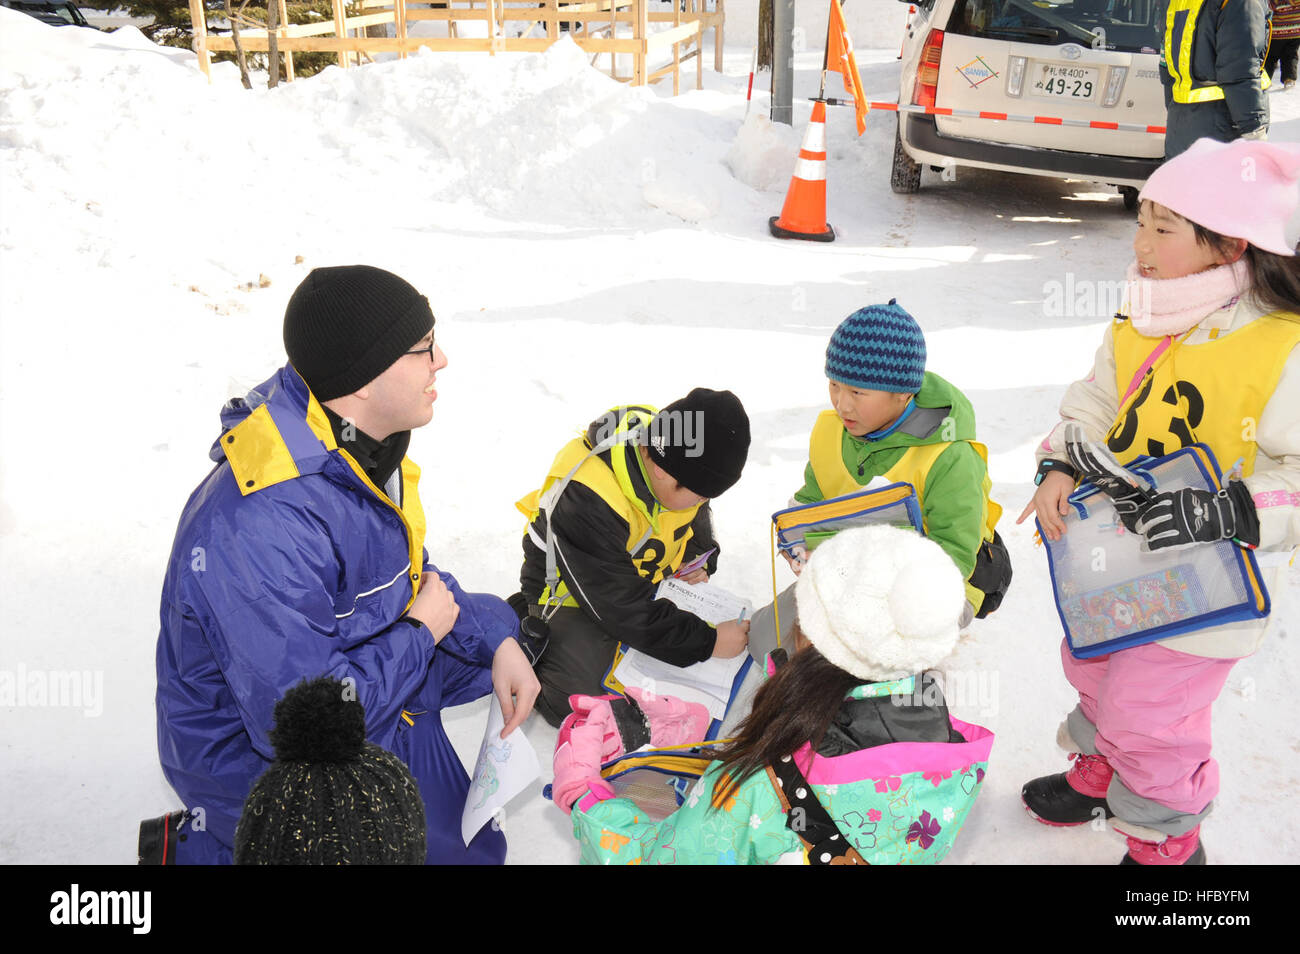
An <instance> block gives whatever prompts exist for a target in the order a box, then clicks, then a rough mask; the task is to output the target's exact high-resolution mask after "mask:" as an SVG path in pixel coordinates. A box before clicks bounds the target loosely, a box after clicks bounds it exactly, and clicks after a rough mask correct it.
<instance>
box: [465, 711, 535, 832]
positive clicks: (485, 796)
mask: <svg viewBox="0 0 1300 954" xmlns="http://www.w3.org/2000/svg"><path fill="white" fill-rule="evenodd" d="M505 724H506V719H505V716H504V715H503V714H502V712H501V702H500V700H499V699H497V697H496V696H495V695H494V696H492V702H491V705H489V706H488V720H487V731H485V732H484V733H483V744H482V745H480V746H479V750H478V761H477V762H475V763H474V772H473V775H472V777H471V779H470V784H469V796H468V797H467V798H466V799H465V811H464V812H463V813H462V814H461V817H460V836H461V838H462V840H464V842H465V844H466V845H468V844H469V843H470V841H472V840H473V838H474V836H475V835H477V834H478V831H479V829H480V828H482V827H483V826H484V825H486V824H487V823H488V822H489V821H490V820H491V819H492V817H493V816H494V815H496V814H497V813H498V812H499V811H501V810H503V809H504V808H505V806H506V803H507V802H508V801H510V799H512V798H514V797H515V796H516V795H518V794H519V793H520V792H522V791H523V790H524V789H525V788H527V787H528V786H529V785H530V784H531V783H532V782H533V780H534V779H536V778H537V777H538V776H539V775H540V774H541V767H540V765H539V764H538V761H537V752H536V751H534V749H533V747H532V745H531V744H530V743H529V741H528V738H527V737H526V736H525V735H524V730H523V727H522V726H520V727H519V728H517V729H515V731H513V732H511V733H510V735H509V736H507V737H506V738H504V739H503V738H501V730H502V729H503V728H505Z"/></svg>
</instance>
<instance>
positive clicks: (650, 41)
mask: <svg viewBox="0 0 1300 954" xmlns="http://www.w3.org/2000/svg"><path fill="white" fill-rule="evenodd" d="M702 32H703V31H702V30H700V25H699V24H698V23H683V24H682V25H681V26H676V27H670V28H669V29H667V30H660V31H659V32H658V33H650V34H644V35H645V37H646V49H648V50H662V49H663V48H664V47H666V46H668V45H670V44H672V43H679V42H681V41H682V40H688V39H690V38H691V37H693V36H699V35H700V34H701V33H702ZM240 35H241V36H242V35H243V34H242V33H241V34H240Z"/></svg>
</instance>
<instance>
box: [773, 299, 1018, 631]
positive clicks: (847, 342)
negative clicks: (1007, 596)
mask: <svg viewBox="0 0 1300 954" xmlns="http://www.w3.org/2000/svg"><path fill="white" fill-rule="evenodd" d="M925 357H926V352H925V336H924V335H923V334H922V333H921V327H920V325H918V324H917V322H916V319H915V318H913V317H912V316H911V315H909V314H908V313H907V312H906V311H904V310H903V308H901V307H900V306H899V304H898V302H897V300H896V299H893V298H891V299H890V300H889V303H888V304H884V305H868V306H867V307H865V308H859V309H858V310H857V311H855V312H854V313H853V314H851V315H849V316H848V317H847V318H845V319H844V320H843V321H842V322H840V325H839V327H838V328H836V329H835V332H834V333H833V334H832V335H831V340H830V343H829V344H828V345H827V346H826V378H827V381H828V385H829V388H830V401H831V409H830V410H828V411H823V412H822V413H821V415H820V416H819V417H818V418H817V423H816V424H814V425H813V432H812V437H811V439H810V441H809V448H808V466H807V468H806V469H805V470H804V485H803V487H801V488H800V489H799V491H798V492H797V493H796V494H795V495H794V499H795V501H796V502H798V503H813V502H816V501H819V500H827V499H829V498H831V497H840V496H843V495H844V494H850V493H855V492H857V491H859V490H861V489H862V488H863V487H865V486H866V485H867V484H869V483H871V481H872V480H873V479H874V478H877V477H883V478H884V479H885V480H887V481H889V482H891V483H893V482H896V481H904V482H907V483H910V484H911V485H912V486H913V487H915V488H916V494H917V497H918V498H919V503H920V505H921V515H922V520H923V524H924V530H925V534H926V536H928V537H929V538H930V539H932V540H934V542H935V543H937V544H939V546H940V547H942V548H943V550H944V552H945V553H947V554H948V556H949V557H951V558H952V561H953V562H954V563H956V564H957V567H958V569H960V570H961V573H962V576H963V577H964V578H965V579H966V601H967V603H966V612H965V613H964V614H963V617H962V624H963V625H965V623H967V622H969V620H970V619H971V617H973V616H979V617H983V616H986V615H987V614H988V613H990V612H992V611H993V610H994V609H996V608H997V606H998V604H999V603H1001V601H1002V596H1003V594H1004V593H1005V592H1006V589H1007V586H1008V585H1009V584H1010V582H1011V562H1010V558H1009V556H1008V554H1007V551H1006V547H1005V546H1004V545H1003V543H1002V539H1001V537H999V536H998V535H997V533H996V531H995V530H994V527H995V526H996V524H997V521H998V517H999V516H1000V515H1001V513H1002V508H1001V507H999V506H998V505H997V504H996V503H994V502H993V501H992V500H991V499H990V498H989V489H990V481H989V476H988V452H987V450H986V449H985V447H984V445H983V444H979V443H976V441H975V412H974V410H973V409H972V408H971V403H970V401H969V400H967V398H966V396H965V395H964V394H962V393H961V391H959V390H958V389H957V388H956V387H955V386H953V385H952V384H950V383H949V382H948V381H945V380H944V379H943V378H941V377H939V375H937V374H935V373H933V372H932V371H926V370H925ZM803 558H806V554H805V555H802V557H801V556H800V555H796V556H795V557H794V558H791V557H789V556H787V557H786V559H787V561H789V563H790V565H791V568H792V569H794V571H795V572H796V573H798V572H799V571H800V570H801V569H802V566H803V563H802V559H803Z"/></svg>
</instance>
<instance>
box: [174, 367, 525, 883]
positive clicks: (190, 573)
mask: <svg viewBox="0 0 1300 954" xmlns="http://www.w3.org/2000/svg"><path fill="white" fill-rule="evenodd" d="M221 423H222V432H221V436H220V437H219V438H218V439H217V442H216V443H215V444H214V445H213V448H212V452H211V456H212V459H213V460H215V461H216V462H217V466H216V467H215V468H214V469H213V470H212V471H211V473H209V474H208V476H207V478H206V479H205V480H204V481H203V483H202V484H200V485H199V488H198V489H197V490H196V491H195V492H194V494H193V495H192V496H191V497H190V499H189V502H188V503H187V504H186V506H185V511H184V513H183V514H182V515H181V519H180V525H179V527H178V528H177V531H176V542H175V545H174V547H173V549H172V554H171V561H170V563H169V565H168V569H167V577H166V581H165V582H164V584H163V594H162V611H161V615H162V631H161V633H160V634H159V637H158V697H157V707H158V752H159V756H160V758H161V760H162V767H163V772H164V774H165V775H166V776H167V780H168V781H169V782H170V783H171V784H172V787H173V788H175V789H176V792H177V794H178V795H180V797H181V798H182V799H183V800H184V802H185V805H186V807H187V808H189V809H190V810H191V811H192V812H196V825H195V828H196V829H197V830H189V831H187V832H186V836H185V840H184V841H183V842H181V843H179V844H178V845H177V848H178V853H177V861H178V862H187V861H188V862H194V863H229V862H230V861H231V858H232V850H231V846H232V845H233V844H234V834H235V825H236V823H237V822H238V820H239V814H240V811H241V809H242V807H243V804H244V799H245V797H246V796H247V794H248V792H249V790H250V789H251V788H252V785H253V782H254V781H255V780H256V779H257V777H258V776H259V775H260V774H261V773H262V771H263V770H264V769H265V768H266V767H267V765H268V764H270V760H271V758H272V756H273V753H272V749H271V744H270V742H269V740H268V732H269V730H270V728H271V726H272V724H273V722H272V712H273V710H274V707H275V703H276V702H277V701H278V700H279V699H280V698H281V697H282V696H283V695H284V693H285V691H286V690H287V689H289V688H291V687H292V686H294V685H296V684H297V683H298V682H300V681H301V680H303V679H304V678H310V677H314V676H320V675H329V676H333V677H335V678H338V679H343V680H347V679H351V680H353V681H354V683H355V686H356V690H357V694H358V698H359V699H360V700H361V702H362V703H363V705H364V706H365V710H366V726H367V732H366V734H367V736H368V738H369V739H370V741H372V742H374V743H376V744H378V745H380V746H382V747H383V748H386V749H388V750H390V751H391V752H393V753H394V754H396V755H397V756H398V757H400V758H401V759H402V760H403V761H404V762H406V764H407V765H408V766H409V767H410V769H411V773H412V775H414V777H415V780H416V782H417V783H418V785H419V787H420V792H421V795H422V796H423V798H424V803H425V814H426V819H427V822H428V858H427V860H428V861H429V862H430V863H462V864H463V863H476V862H478V863H500V862H501V861H502V860H504V858H505V851H506V845H505V838H504V836H503V835H502V834H501V832H500V831H497V830H494V829H493V828H492V827H491V826H488V827H485V828H484V829H483V830H482V831H480V832H479V834H478V835H477V836H476V837H475V838H474V840H473V841H472V842H471V843H470V845H469V847H468V848H466V847H465V845H464V843H463V842H462V841H461V836H460V818H461V810H462V808H463V807H464V803H465V797H466V794H467V792H468V790H469V778H468V776H467V775H466V773H465V769H464V767H463V766H462V765H461V762H460V759H459V758H458V757H457V755H456V753H455V751H454V750H453V748H452V746H451V743H450V741H449V740H448V739H447V736H446V733H445V732H444V731H443V728H442V722H441V719H440V717H439V711H440V710H441V709H442V708H443V707H444V706H453V705H458V704H460V703H464V702H469V701H470V700H472V699H477V698H479V697H480V696H483V695H485V694H486V693H488V692H490V691H491V690H492V680H491V671H490V667H491V664H492V656H493V653H494V652H495V651H496V649H497V647H498V646H499V645H500V644H501V643H502V641H503V640H505V639H507V638H509V637H510V636H512V635H513V634H514V633H515V631H516V629H517V627H518V620H517V618H516V616H515V614H514V612H513V611H512V610H511V609H510V608H509V606H507V605H506V603H505V602H504V601H503V600H501V599H499V598H498V597H495V596H490V595H487V594H476V593H465V592H463V591H462V590H461V589H460V587H459V585H458V584H457V583H456V581H455V580H454V579H453V578H452V577H451V576H450V575H449V574H447V573H443V572H441V571H438V570H437V569H436V568H435V567H433V566H432V565H430V564H429V562H428V556H427V551H425V550H424V532H425V521H424V512H423V510H422V508H421V507H420V501H419V496H418V494H417V492H416V484H417V481H418V478H419V469H418V468H417V467H416V466H415V465H414V464H413V463H412V462H411V461H410V459H409V458H408V459H405V460H403V461H402V465H401V467H400V468H399V469H398V470H397V471H396V472H395V473H394V474H393V478H392V480H390V481H389V484H388V486H387V487H386V488H385V490H386V493H384V492H381V491H380V490H379V489H378V488H376V487H375V486H374V485H373V484H372V483H371V482H370V480H369V479H368V478H367V477H366V476H365V474H364V472H363V471H362V470H361V469H360V468H359V467H358V466H357V465H356V463H355V462H354V461H353V460H352V459H351V457H350V456H349V455H347V454H346V453H345V452H343V451H341V450H339V448H338V446H337V444H336V443H335V440H334V435H333V433H332V431H331V429H330V425H329V421H328V419H327V418H326V417H325V413H324V410H323V409H322V408H321V406H320V405H319V404H318V403H317V401H316V399H315V398H314V397H313V396H312V395H311V393H310V392H309V391H308V390H307V386H306V385H305V384H304V383H303V380H302V378H301V377H300V376H299V375H298V373H297V372H296V371H294V370H293V368H292V367H291V366H286V367H284V368H282V369H281V370H280V371H279V372H278V373H277V374H276V375H275V376H274V377H272V378H271V379H270V380H269V381H267V382H266V383H265V384H263V385H261V386H259V387H258V388H257V390H256V391H253V392H251V393H250V394H249V395H248V397H247V398H246V399H238V398H236V399H234V400H232V401H231V402H230V403H229V404H227V405H226V407H225V408H223V410H222V412H221ZM425 569H427V570H430V571H433V572H437V573H438V575H439V576H440V577H441V578H442V580H443V582H444V583H446V585H447V586H448V588H449V589H450V590H451V592H452V594H453V595H454V597H455V599H456V603H457V605H458V606H459V607H460V615H459V617H458V619H457V621H456V625H455V627H454V628H453V629H452V631H451V633H449V634H448V635H447V636H446V637H444V638H443V640H442V641H441V642H440V643H438V644H437V645H436V647H435V644H434V641H433V637H432V634H431V633H430V632H429V630H428V628H427V627H425V626H424V625H423V624H420V623H416V622H413V621H411V620H404V619H403V618H402V617H403V614H404V613H405V612H406V610H407V609H408V608H409V607H410V605H411V602H412V601H413V600H414V598H415V587H416V586H418V581H419V579H420V576H421V573H422V571H423V570H425ZM196 810H201V811H196ZM199 826H201V827H199Z"/></svg>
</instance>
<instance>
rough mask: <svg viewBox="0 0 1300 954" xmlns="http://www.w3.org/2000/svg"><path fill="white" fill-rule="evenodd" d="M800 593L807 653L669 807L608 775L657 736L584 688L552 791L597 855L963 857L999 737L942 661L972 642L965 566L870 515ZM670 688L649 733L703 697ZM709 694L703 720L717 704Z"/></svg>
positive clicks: (679, 858)
mask: <svg viewBox="0 0 1300 954" xmlns="http://www.w3.org/2000/svg"><path fill="white" fill-rule="evenodd" d="M795 599H796V602H797V604H798V623H797V625H796V627H795V653H794V655H793V656H792V657H791V658H790V660H789V662H787V663H786V664H785V665H783V666H782V667H781V668H779V669H777V670H776V671H775V673H774V674H773V675H772V678H771V679H770V680H769V681H768V682H767V683H765V684H764V685H763V687H762V688H761V689H759V691H758V693H757V694H756V696H755V698H754V708H753V711H752V712H751V713H750V715H749V717H748V718H747V719H746V720H745V721H744V722H743V723H741V725H740V727H739V730H738V733H737V735H736V737H735V738H734V739H733V740H731V741H730V742H728V743H726V744H724V746H723V747H722V748H721V750H720V751H719V752H718V757H719V758H718V761H715V762H713V763H712V764H711V765H710V766H709V768H708V770H707V771H706V772H705V773H704V775H703V776H702V777H701V778H700V780H699V781H698V782H697V783H696V785H695V787H694V788H693V789H692V791H691V793H690V795H689V796H688V797H687V798H686V801H685V804H683V805H682V807H681V808H680V809H679V810H678V811H677V812H676V813H675V814H673V815H672V816H670V817H669V818H667V819H664V820H663V821H660V822H654V821H651V820H649V819H647V818H646V815H645V812H643V811H641V810H640V809H638V807H637V805H636V804H635V803H634V802H632V801H631V800H630V799H627V798H617V797H614V795H613V790H612V789H611V788H610V786H609V785H608V784H607V783H606V782H605V781H604V780H603V779H601V777H600V773H599V768H600V766H601V765H602V764H604V763H605V762H607V761H608V760H610V759H611V758H616V757H617V756H619V755H621V754H622V752H623V751H624V750H625V749H635V748H636V747H637V746H638V745H640V744H641V743H642V740H641V739H640V738H636V739H629V738H627V726H628V724H629V720H627V719H626V718H616V717H615V716H614V715H613V714H612V713H611V708H610V705H609V704H604V705H602V704H601V703H602V702H603V700H595V699H591V698H588V697H577V696H575V697H574V700H573V701H574V706H573V708H574V712H575V715H574V716H571V717H570V718H569V720H566V722H565V725H564V726H563V727H562V729H561V731H560V736H559V743H558V745H557V748H556V753H555V783H554V786H553V789H552V791H553V797H554V800H555V803H556V804H557V805H559V806H560V807H561V808H562V809H564V810H565V811H566V812H571V813H572V818H573V828H574V835H575V836H576V837H577V838H578V840H579V841H580V842H581V843H582V860H583V861H584V862H586V863H597V864H609V863H615V864H618V863H622V864H628V863H649V864H771V863H776V862H795V863H798V862H804V861H806V862H808V863H810V864H862V863H867V864H897V863H907V864H934V863H936V862H938V861H940V860H941V859H942V858H943V857H944V855H946V854H947V852H948V850H949V849H950V848H951V847H952V844H953V840H954V838H955V837H956V835H957V832H958V831H959V830H960V829H961V826H962V824H963V822H964V821H965V819H966V815H967V813H968V812H969V811H970V808H971V806H972V805H973V804H974V802H975V797H976V795H977V794H978V793H979V790H980V787H981V785H982V783H983V780H984V771H985V768H986V765H987V761H988V757H989V751H990V749H991V748H992V745H993V734H992V733H991V732H989V731H988V730H987V729H984V728H982V727H980V726H975V725H968V724H967V723H964V722H960V721H958V720H956V719H953V718H952V717H951V716H950V715H949V713H948V708H947V705H946V704H945V702H944V699H943V694H942V692H941V691H940V690H939V687H938V685H937V684H936V682H935V680H934V678H933V676H932V675H931V674H930V673H929V672H927V670H929V669H930V668H931V667H933V666H935V665H936V664H938V663H939V662H940V661H941V660H943V659H944V658H945V657H946V656H948V655H949V654H950V653H951V652H952V650H953V648H954V647H955V646H956V643H957V634H958V630H957V621H958V617H959V616H960V613H961V607H962V602H963V600H964V599H965V587H964V585H963V581H962V575H961V572H960V571H959V570H958V569H957V567H956V565H955V564H954V563H953V562H952V560H951V559H950V558H949V557H948V556H947V554H945V553H944V552H943V550H942V549H941V548H940V547H939V546H938V545H937V544H935V543H934V542H932V541H930V540H927V539H925V538H924V537H922V536H920V535H918V534H916V533H912V532H910V531H906V530H898V529H895V528H893V527H887V526H876V527H859V528H854V529H849V530H844V531H841V532H840V533H839V534H837V535H836V536H835V537H833V538H832V539H830V540H828V541H827V542H825V543H823V544H822V545H821V546H820V547H818V548H817V549H816V550H815V551H814V552H813V554H812V557H811V558H810V559H809V562H808V565H807V567H806V568H805V569H804V571H803V573H802V574H801V575H800V577H799V582H798V584H797V585H796V589H795ZM655 702H656V703H657V706H658V708H656V709H654V710H650V709H647V710H646V712H645V717H644V718H645V722H646V723H647V725H646V729H647V732H646V735H647V738H649V739H655V738H658V737H659V735H662V734H663V733H662V732H660V733H659V734H658V735H657V734H656V733H657V730H658V729H665V728H671V729H672V730H673V731H674V732H677V733H678V734H680V732H681V729H682V726H683V725H685V723H686V722H689V721H690V716H691V710H692V704H687V703H682V702H680V700H672V702H675V703H677V705H676V706H675V707H674V706H671V705H665V704H664V699H663V698H662V697H661V698H660V699H659V700H655ZM619 704H626V703H622V702H620V703H619ZM694 708H698V709H699V710H700V711H699V712H698V713H695V715H696V717H697V719H696V721H697V722H698V723H699V728H701V729H702V728H703V727H704V726H705V725H707V723H708V715H707V713H706V712H705V711H704V709H703V707H702V706H698V705H696V706H694ZM661 713H662V714H661ZM658 719H664V720H667V721H670V722H671V726H667V725H665V726H663V727H660V726H656V720H658Z"/></svg>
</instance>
